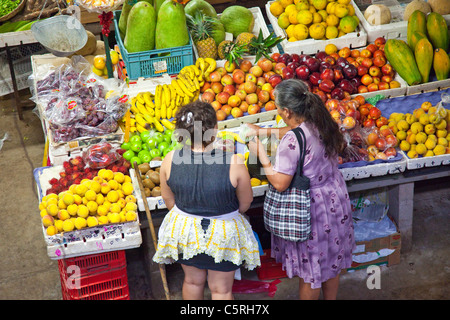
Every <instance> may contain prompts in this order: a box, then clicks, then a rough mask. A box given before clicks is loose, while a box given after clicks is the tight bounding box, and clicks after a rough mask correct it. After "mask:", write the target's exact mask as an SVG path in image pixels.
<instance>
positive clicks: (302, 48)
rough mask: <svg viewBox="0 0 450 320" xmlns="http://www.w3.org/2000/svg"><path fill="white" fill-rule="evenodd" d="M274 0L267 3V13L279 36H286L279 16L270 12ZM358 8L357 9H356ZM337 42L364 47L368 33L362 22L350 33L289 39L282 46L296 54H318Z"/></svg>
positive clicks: (342, 44) (354, 46) (343, 44)
mask: <svg viewBox="0 0 450 320" xmlns="http://www.w3.org/2000/svg"><path fill="white" fill-rule="evenodd" d="M272 2H273V1H268V2H267V3H266V13H267V17H268V18H269V21H270V23H271V25H272V27H273V30H274V31H275V34H276V35H277V36H283V37H286V36H287V35H286V32H285V31H284V30H283V29H282V28H280V27H279V26H278V22H277V18H276V17H275V16H274V15H273V14H272V13H271V12H270V5H271V4H272ZM355 10H356V9H355ZM330 43H333V44H337V45H338V46H339V47H349V48H350V49H352V48H358V47H364V46H365V45H366V44H367V33H366V32H365V31H364V28H363V27H362V25H361V23H359V25H358V27H357V28H356V30H355V32H352V33H348V34H346V35H345V36H342V37H340V38H336V39H329V40H314V39H305V40H300V41H295V42H289V41H288V40H287V39H285V40H283V41H282V42H281V47H282V48H283V51H284V52H286V53H296V54H316V53H317V52H319V51H324V50H325V47H326V45H327V44H330Z"/></svg>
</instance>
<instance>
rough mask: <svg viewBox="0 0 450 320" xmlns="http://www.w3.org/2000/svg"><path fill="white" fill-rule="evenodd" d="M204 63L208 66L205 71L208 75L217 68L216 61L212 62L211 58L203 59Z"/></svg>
mask: <svg viewBox="0 0 450 320" xmlns="http://www.w3.org/2000/svg"><path fill="white" fill-rule="evenodd" d="M205 62H207V63H208V64H209V65H208V69H207V71H208V72H209V73H211V72H213V71H214V70H216V67H217V63H216V60H214V59H213V58H205Z"/></svg>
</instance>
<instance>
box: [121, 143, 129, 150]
mask: <svg viewBox="0 0 450 320" xmlns="http://www.w3.org/2000/svg"><path fill="white" fill-rule="evenodd" d="M130 145H131V144H130V142H124V143H122V144H121V145H120V148H122V149H124V150H130Z"/></svg>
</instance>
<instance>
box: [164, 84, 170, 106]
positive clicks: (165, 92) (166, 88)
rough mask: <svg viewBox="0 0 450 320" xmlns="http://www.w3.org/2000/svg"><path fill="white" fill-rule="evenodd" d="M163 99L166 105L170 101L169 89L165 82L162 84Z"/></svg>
mask: <svg viewBox="0 0 450 320" xmlns="http://www.w3.org/2000/svg"><path fill="white" fill-rule="evenodd" d="M163 92H164V99H165V101H166V106H167V105H169V102H170V89H169V86H168V85H167V84H164V85H163Z"/></svg>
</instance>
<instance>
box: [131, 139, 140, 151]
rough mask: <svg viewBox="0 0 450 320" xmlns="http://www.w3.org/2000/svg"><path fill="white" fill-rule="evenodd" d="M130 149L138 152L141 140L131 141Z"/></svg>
mask: <svg viewBox="0 0 450 320" xmlns="http://www.w3.org/2000/svg"><path fill="white" fill-rule="evenodd" d="M130 149H131V150H133V151H134V152H139V151H141V150H142V142H141V141H135V142H131V145H130Z"/></svg>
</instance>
